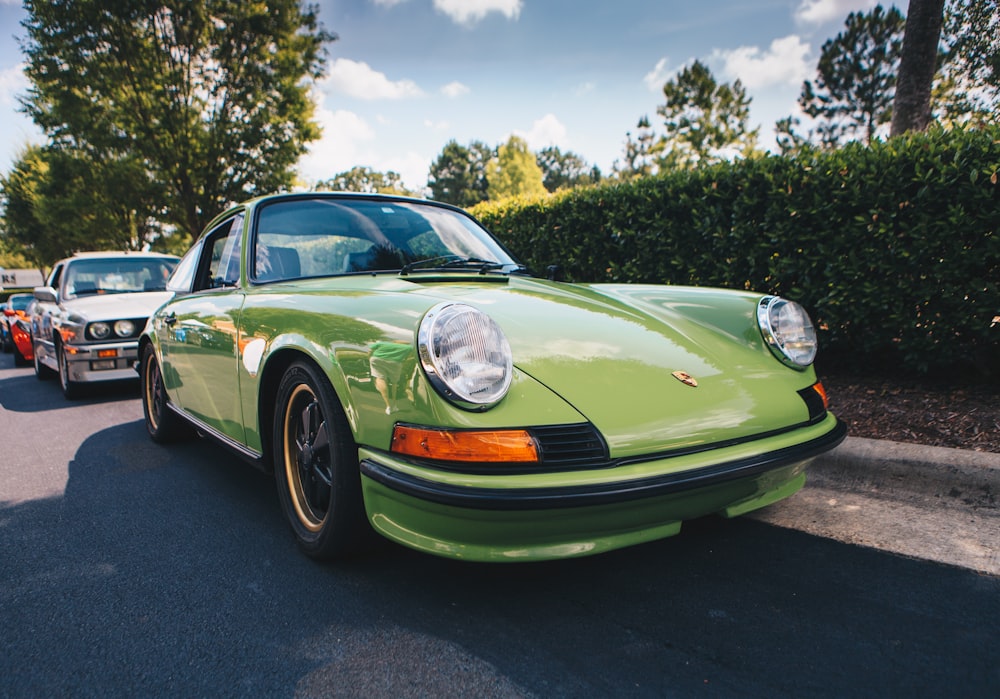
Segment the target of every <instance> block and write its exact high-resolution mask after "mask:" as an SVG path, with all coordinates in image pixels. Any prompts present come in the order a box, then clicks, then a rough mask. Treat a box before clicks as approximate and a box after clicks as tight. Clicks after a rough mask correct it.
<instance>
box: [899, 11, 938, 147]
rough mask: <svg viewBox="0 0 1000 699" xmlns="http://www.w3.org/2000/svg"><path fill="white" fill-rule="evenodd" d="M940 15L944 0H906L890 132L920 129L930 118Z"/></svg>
mask: <svg viewBox="0 0 1000 699" xmlns="http://www.w3.org/2000/svg"><path fill="white" fill-rule="evenodd" d="M943 17H944V0H910V6H909V8H908V9H907V11H906V29H905V30H904V32H903V51H902V55H901V56H900V61H899V75H898V77H897V78H896V97H895V98H894V100H893V103H892V126H891V127H890V131H889V135H890V136H898V135H899V134H902V133H905V132H907V131H924V130H926V129H927V126H928V124H930V122H931V83H932V82H933V81H934V72H935V70H936V69H937V53H938V42H939V41H940V40H941V21H942V19H943Z"/></svg>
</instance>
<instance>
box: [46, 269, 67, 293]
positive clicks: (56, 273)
mask: <svg viewBox="0 0 1000 699" xmlns="http://www.w3.org/2000/svg"><path fill="white" fill-rule="evenodd" d="M63 267H64V265H57V266H56V268H55V269H54V270H52V274H50V275H49V281H48V284H46V286H51V287H52V288H53V289H58V288H59V280H60V279H61V278H62V271H63Z"/></svg>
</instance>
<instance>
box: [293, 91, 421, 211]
mask: <svg viewBox="0 0 1000 699" xmlns="http://www.w3.org/2000/svg"><path fill="white" fill-rule="evenodd" d="M316 120H317V121H318V122H319V123H320V126H322V127H323V136H322V138H321V139H320V140H318V141H314V142H313V143H311V144H310V145H309V151H308V152H307V153H306V154H305V155H304V156H303V157H302V158H301V159H300V160H299V164H298V169H299V173H300V175H301V177H302V179H303V181H304V183H305V184H306V186H307V187H312V186H314V185H315V184H316V183H317V182H319V181H321V180H328V179H330V178H331V177H333V176H334V175H337V174H338V173H341V172H347V171H348V170H350V169H351V168H353V167H370V168H372V169H373V170H377V171H378V172H388V171H389V170H392V171H394V172H398V173H399V175H400V177H401V178H402V180H403V183H404V184H405V185H406V186H407V187H408V188H409V189H411V190H413V191H417V192H421V191H423V189H424V188H425V187H426V186H427V172H428V170H429V169H430V165H431V161H430V160H429V159H428V158H426V157H424V156H421V155H419V154H418V153H416V152H413V151H409V152H407V153H406V154H405V155H402V156H400V155H398V154H396V153H393V154H392V155H389V156H386V155H383V154H382V152H381V151H380V150H379V149H378V134H377V133H376V131H375V129H374V128H373V127H372V125H371V124H369V123H368V122H367V121H365V120H364V119H363V118H362V117H360V116H358V115H357V114H355V113H354V112H350V111H347V110H344V109H338V110H336V111H331V110H329V109H325V108H323V107H318V108H317V110H316ZM377 120H378V121H379V122H380V123H381V120H380V119H377Z"/></svg>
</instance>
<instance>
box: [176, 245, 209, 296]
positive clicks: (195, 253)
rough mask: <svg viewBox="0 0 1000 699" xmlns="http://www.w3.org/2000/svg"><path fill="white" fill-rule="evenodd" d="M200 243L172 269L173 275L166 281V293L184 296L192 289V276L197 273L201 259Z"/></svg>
mask: <svg viewBox="0 0 1000 699" xmlns="http://www.w3.org/2000/svg"><path fill="white" fill-rule="evenodd" d="M201 248H202V242H201V241H200V240H199V241H198V242H197V243H195V245H194V247H192V248H191V249H190V250H188V251H187V253H185V254H184V257H182V258H181V261H180V262H178V263H177V267H175V268H174V273H173V274H171V275H170V278H169V279H168V280H167V291H173V292H174V293H175V294H186V293H188V292H190V291H191V289H192V288H193V287H194V275H195V274H196V273H197V271H198V261H199V260H200V259H201Z"/></svg>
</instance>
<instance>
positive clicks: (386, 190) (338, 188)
mask: <svg viewBox="0 0 1000 699" xmlns="http://www.w3.org/2000/svg"><path fill="white" fill-rule="evenodd" d="M316 189H317V190H329V191H333V192H365V193H369V194H402V195H404V196H412V195H413V192H411V191H409V190H408V189H407V188H406V187H405V186H404V185H403V179H402V177H400V175H399V173H398V172H393V171H392V170H389V171H388V172H378V171H377V170H372V169H371V168H370V167H360V166H358V167H353V168H351V169H350V170H348V171H347V172H341V173H339V174H337V175H334V176H333V177H332V178H331V179H329V180H326V181H325V182H320V183H319V184H317V185H316Z"/></svg>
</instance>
